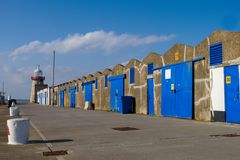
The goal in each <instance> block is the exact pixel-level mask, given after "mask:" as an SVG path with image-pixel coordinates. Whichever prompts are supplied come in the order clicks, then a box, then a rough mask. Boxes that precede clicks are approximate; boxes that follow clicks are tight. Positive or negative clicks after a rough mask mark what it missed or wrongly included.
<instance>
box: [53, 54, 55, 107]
mask: <svg viewBox="0 0 240 160" xmlns="http://www.w3.org/2000/svg"><path fill="white" fill-rule="evenodd" d="M52 69H53V70H52V106H54V81H55V79H54V78H55V77H54V76H55V50H53V66H52Z"/></svg>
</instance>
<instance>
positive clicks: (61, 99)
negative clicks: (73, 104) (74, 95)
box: [60, 90, 64, 107]
mask: <svg viewBox="0 0 240 160" xmlns="http://www.w3.org/2000/svg"><path fill="white" fill-rule="evenodd" d="M60 107H64V90H60Z"/></svg>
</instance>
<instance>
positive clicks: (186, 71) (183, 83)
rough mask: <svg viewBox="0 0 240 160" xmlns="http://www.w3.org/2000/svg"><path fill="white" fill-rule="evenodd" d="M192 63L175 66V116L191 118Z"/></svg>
mask: <svg viewBox="0 0 240 160" xmlns="http://www.w3.org/2000/svg"><path fill="white" fill-rule="evenodd" d="M192 65H193V63H192V62H190V63H182V64H179V65H176V70H175V86H174V87H175V88H174V89H175V92H174V93H175V97H176V103H175V105H176V116H177V117H180V118H189V119H192V118H193V67H192Z"/></svg>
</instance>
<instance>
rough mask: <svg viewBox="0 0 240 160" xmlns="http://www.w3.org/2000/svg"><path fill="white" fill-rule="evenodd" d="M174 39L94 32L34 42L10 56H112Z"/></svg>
mask: <svg viewBox="0 0 240 160" xmlns="http://www.w3.org/2000/svg"><path fill="white" fill-rule="evenodd" d="M174 37H175V35H174V34H170V35H160V36H158V35H148V36H139V35H130V34H116V33H114V32H106V31H94V32H88V33H86V34H78V33H76V34H73V35H68V36H67V37H65V38H63V39H56V40H53V41H50V42H41V41H37V40H36V41H32V42H30V43H28V44H25V45H23V46H20V47H18V48H16V49H15V50H14V51H13V52H12V53H11V54H10V55H11V57H13V58H16V57H18V56H22V55H26V54H34V53H40V54H49V53H51V52H52V51H53V50H56V52H57V53H58V54H59V53H60V54H67V53H70V52H74V51H78V52H79V53H84V52H91V51H99V53H101V54H102V53H105V54H111V53H114V52H116V50H118V49H121V48H127V47H136V46H141V45H147V44H152V43H157V42H166V41H169V40H171V39H173V38H174ZM80 51H81V52H80Z"/></svg>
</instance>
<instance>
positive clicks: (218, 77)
mask: <svg viewBox="0 0 240 160" xmlns="http://www.w3.org/2000/svg"><path fill="white" fill-rule="evenodd" d="M210 80H211V83H210V87H211V106H212V110H213V111H225V93H224V68H223V67H220V68H214V69H210Z"/></svg>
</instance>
